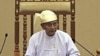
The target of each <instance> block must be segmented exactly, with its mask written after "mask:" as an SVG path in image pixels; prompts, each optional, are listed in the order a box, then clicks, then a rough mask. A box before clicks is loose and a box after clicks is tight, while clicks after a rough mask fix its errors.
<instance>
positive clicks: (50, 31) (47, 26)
mask: <svg viewBox="0 0 100 56" xmlns="http://www.w3.org/2000/svg"><path fill="white" fill-rule="evenodd" d="M41 26H42V28H43V29H44V30H45V31H46V33H47V35H48V36H53V35H54V34H55V32H56V30H57V28H58V22H57V20H56V21H51V22H47V23H43V24H41Z"/></svg>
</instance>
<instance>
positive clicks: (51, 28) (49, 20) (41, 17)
mask: <svg viewBox="0 0 100 56" xmlns="http://www.w3.org/2000/svg"><path fill="white" fill-rule="evenodd" d="M34 19H35V20H34V24H35V25H36V23H37V22H40V24H41V27H42V29H44V30H45V31H46V33H47V35H48V36H53V35H54V34H55V32H56V30H57V27H58V23H57V16H56V14H55V13H54V12H53V11H51V10H44V11H42V12H41V13H36V14H35V16H34Z"/></svg>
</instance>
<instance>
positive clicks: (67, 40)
mask: <svg viewBox="0 0 100 56" xmlns="http://www.w3.org/2000/svg"><path fill="white" fill-rule="evenodd" d="M34 19H35V21H37V20H40V21H41V27H42V29H43V30H41V31H40V32H37V33H35V34H33V35H32V37H31V38H30V40H29V45H28V48H27V51H26V54H25V56H80V53H79V51H78V49H77V48H76V46H75V44H74V43H73V41H72V39H71V37H70V36H69V35H68V34H67V33H65V32H63V31H60V30H57V27H58V22H57V16H56V14H55V13H54V12H52V11H50V10H45V11H43V12H41V14H35V18H34Z"/></svg>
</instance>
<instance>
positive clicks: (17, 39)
mask: <svg viewBox="0 0 100 56" xmlns="http://www.w3.org/2000/svg"><path fill="white" fill-rule="evenodd" d="M14 56H20V51H19V0H15V49H14Z"/></svg>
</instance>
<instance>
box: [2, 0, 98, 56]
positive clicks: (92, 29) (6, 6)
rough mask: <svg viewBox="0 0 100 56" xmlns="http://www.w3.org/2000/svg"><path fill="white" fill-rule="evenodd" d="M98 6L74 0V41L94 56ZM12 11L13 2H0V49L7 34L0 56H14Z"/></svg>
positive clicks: (86, 0) (91, 1)
mask: <svg viewBox="0 0 100 56" xmlns="http://www.w3.org/2000/svg"><path fill="white" fill-rule="evenodd" d="M99 5H100V0H76V41H78V42H80V43H81V44H82V45H83V46H85V47H86V48H87V49H88V50H89V51H91V52H92V53H93V54H94V55H96V49H98V48H100V6H99ZM14 9H15V0H0V49H1V46H2V43H3V40H4V38H5V33H8V37H7V41H6V43H5V46H4V49H3V51H2V53H1V54H0V56H14V22H15V21H14V20H15V16H14ZM20 21H21V20H20ZM20 24H21V23H20ZM20 28H22V26H21V27H20ZM20 32H22V30H21V31H20ZM21 34H22V33H20V35H21ZM21 41H22V40H21V39H20V42H21ZM19 45H22V44H19ZM76 45H77V43H76ZM77 47H78V49H79V50H80V53H81V56H91V55H90V54H89V53H87V52H86V51H85V50H84V49H83V48H81V47H80V46H79V45H77ZM20 49H22V48H20ZM21 52H22V51H21Z"/></svg>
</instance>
